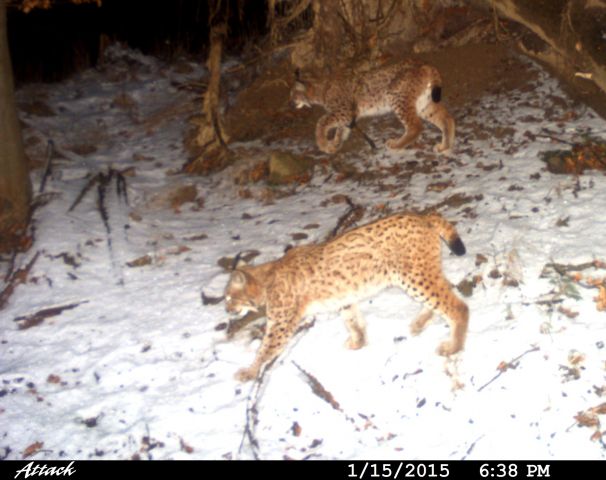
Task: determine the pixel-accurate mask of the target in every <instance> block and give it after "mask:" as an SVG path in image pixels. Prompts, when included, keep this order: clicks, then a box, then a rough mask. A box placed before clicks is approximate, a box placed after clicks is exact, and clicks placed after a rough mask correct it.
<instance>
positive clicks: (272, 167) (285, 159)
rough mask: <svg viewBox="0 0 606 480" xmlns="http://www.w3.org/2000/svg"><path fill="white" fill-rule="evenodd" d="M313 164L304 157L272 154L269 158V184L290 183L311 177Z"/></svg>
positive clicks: (282, 153) (289, 154)
mask: <svg viewBox="0 0 606 480" xmlns="http://www.w3.org/2000/svg"><path fill="white" fill-rule="evenodd" d="M313 165H314V162H313V160H312V159H311V158H309V157H306V156H304V155H295V154H292V153H287V152H272V154H271V156H270V157H269V177H268V182H269V183H290V182H294V181H300V180H302V179H304V178H308V177H310V176H311V170H312V168H313Z"/></svg>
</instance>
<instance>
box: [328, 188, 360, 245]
mask: <svg viewBox="0 0 606 480" xmlns="http://www.w3.org/2000/svg"><path fill="white" fill-rule="evenodd" d="M345 201H346V202H347V204H348V205H349V209H348V210H347V212H345V213H344V214H343V215H341V216H340V217H339V220H337V225H336V226H335V228H333V229H332V231H331V232H330V233H329V234H328V236H327V237H326V238H325V239H324V241H328V240H330V239H331V238H334V237H336V236H337V235H339V234H340V233H342V232H343V231H345V230H347V229H348V228H349V227H350V226H351V225H353V224H354V223H356V222H357V221H359V220H360V219H361V218H362V217H363V216H364V211H365V210H366V209H365V208H364V207H363V206H361V205H356V204H355V203H353V202H352V200H351V198H349V197H347V196H346V197H345Z"/></svg>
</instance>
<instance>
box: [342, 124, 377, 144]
mask: <svg viewBox="0 0 606 480" xmlns="http://www.w3.org/2000/svg"><path fill="white" fill-rule="evenodd" d="M349 128H351V129H355V130H357V131H358V132H359V133H360V134H362V136H363V137H364V140H366V142H367V143H368V145H370V148H372V149H373V150H376V149H377V146H376V145H375V142H373V141H372V138H370V137H369V136H368V135H367V134H366V132H365V131H364V130H362V129H361V128H360V127H359V126H358V124H357V123H356V119H355V118H354V119H353V120H352V121H351V124H350V125H349Z"/></svg>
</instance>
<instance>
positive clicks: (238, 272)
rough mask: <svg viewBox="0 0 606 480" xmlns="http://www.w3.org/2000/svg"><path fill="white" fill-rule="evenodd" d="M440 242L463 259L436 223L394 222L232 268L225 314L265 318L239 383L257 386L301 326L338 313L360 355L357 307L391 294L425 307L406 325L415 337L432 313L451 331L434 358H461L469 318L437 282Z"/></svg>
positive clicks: (452, 235) (451, 236) (400, 217)
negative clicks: (397, 291) (393, 290)
mask: <svg viewBox="0 0 606 480" xmlns="http://www.w3.org/2000/svg"><path fill="white" fill-rule="evenodd" d="M441 239H442V240H444V241H445V242H446V243H447V245H448V246H449V247H450V249H451V250H452V251H453V252H454V253H455V254H457V255H463V254H464V253H465V246H464V245H463V242H462V241H461V239H460V238H459V236H458V234H457V232H456V230H455V228H454V227H453V226H452V225H451V224H450V223H449V222H447V221H446V220H444V219H443V218H442V217H441V216H439V215H414V214H397V215H392V216H389V217H386V218H383V219H381V220H377V221H375V222H372V223H369V224H367V225H363V226H361V227H358V228H355V229H353V230H350V231H348V232H346V233H344V234H342V235H340V236H338V237H336V238H334V239H332V240H330V241H328V242H325V243H320V244H315V245H306V246H299V247H294V248H292V249H290V250H288V251H287V252H286V254H285V255H284V256H283V257H282V258H280V259H278V260H275V261H271V262H267V263H264V264H261V265H258V266H250V265H246V266H241V267H236V269H235V270H234V271H233V272H232V274H231V278H230V280H229V283H228V285H227V287H226V290H225V301H226V309H227V311H228V312H230V313H233V314H244V313H246V312H248V311H250V310H253V311H254V310H259V309H260V308H262V307H265V309H266V313H267V326H266V330H265V335H264V338H263V340H262V343H261V347H260V348H259V351H258V352H257V356H256V358H255V360H254V362H253V364H252V365H251V366H250V367H249V368H245V369H242V370H240V371H239V372H238V374H237V378H238V379H239V380H242V381H246V380H251V379H253V378H255V377H256V376H257V375H258V373H259V371H260V369H261V368H262V367H263V366H264V365H266V364H267V363H268V362H271V361H272V360H273V359H274V358H276V357H277V356H278V355H279V354H280V353H281V352H282V350H283V349H284V347H285V346H286V344H287V342H288V340H289V339H290V338H291V337H292V336H293V335H294V334H295V332H296V331H297V328H298V327H299V326H300V325H301V322H302V320H303V318H304V317H305V316H308V315H313V314H315V313H319V312H322V311H334V310H341V312H342V316H343V319H344V320H345V325H346V327H347V329H348V331H349V338H348V340H347V343H346V346H347V347H348V348H352V349H358V348H361V347H362V346H364V344H365V343H366V324H365V322H364V319H363V318H362V316H361V315H360V313H359V311H358V309H357V306H356V304H357V302H359V301H361V300H364V299H366V298H368V297H370V296H372V295H375V294H376V293H378V292H379V291H381V290H383V289H384V288H387V287H394V286H397V287H400V288H401V289H402V290H404V291H405V292H407V293H408V294H409V295H410V296H412V297H413V298H415V299H416V300H418V301H420V302H422V303H423V305H424V309H423V311H422V312H421V314H420V315H419V317H418V318H417V319H415V320H414V321H413V322H412V324H411V327H410V328H411V331H412V332H413V333H415V334H416V333H419V332H420V331H421V330H423V328H424V327H425V325H426V324H427V322H428V320H429V319H430V318H431V316H432V315H433V313H434V312H436V313H438V314H440V315H442V316H444V317H445V318H446V319H447V320H448V322H449V324H450V328H451V335H450V339H449V340H447V341H444V342H443V343H442V344H441V345H440V346H439V348H438V353H439V354H441V355H450V354H453V353H456V352H458V351H459V350H461V349H462V348H463V346H464V344H465V336H466V333H467V324H468V317H469V312H468V308H467V305H466V304H465V303H464V302H463V301H462V300H460V299H459V298H458V297H457V296H456V295H455V294H454V293H453V291H452V289H451V286H450V284H449V283H448V281H447V280H446V279H445V278H444V276H443V274H442V265H441V248H440V241H441Z"/></svg>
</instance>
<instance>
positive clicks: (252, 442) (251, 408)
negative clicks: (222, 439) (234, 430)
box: [238, 359, 275, 460]
mask: <svg viewBox="0 0 606 480" xmlns="http://www.w3.org/2000/svg"><path fill="white" fill-rule="evenodd" d="M274 362H275V359H274V360H272V361H271V362H270V363H268V364H267V365H265V367H264V368H263V369H262V370H261V372H259V375H257V378H255V380H254V384H253V388H252V389H251V391H250V394H249V395H248V398H247V399H246V423H245V424H244V432H243V433H242V441H241V442H240V447H239V448H238V453H241V452H242V448H243V447H244V442H245V441H248V444H249V446H250V450H251V452H252V454H253V457H254V459H255V460H259V458H260V457H259V440H257V437H256V436H255V427H256V426H257V424H258V423H259V418H258V417H259V401H260V400H261V393H262V391H261V387H262V386H263V380H264V378H265V373H266V372H267V371H268V370H269V369H270V368H271V366H272V365H273V363H274Z"/></svg>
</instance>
